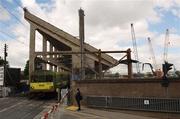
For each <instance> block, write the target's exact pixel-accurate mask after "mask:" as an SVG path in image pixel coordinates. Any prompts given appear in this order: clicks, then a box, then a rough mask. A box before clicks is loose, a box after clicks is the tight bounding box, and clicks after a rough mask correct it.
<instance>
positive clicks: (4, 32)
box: [0, 30, 28, 46]
mask: <svg viewBox="0 0 180 119" xmlns="http://www.w3.org/2000/svg"><path fill="white" fill-rule="evenodd" d="M0 32H1V33H2V34H4V35H6V36H8V37H9V38H11V39H13V40H14V37H13V36H11V35H10V34H8V33H6V32H4V31H2V30H0ZM16 40H17V41H18V42H19V43H21V44H23V45H26V46H28V45H27V44H25V43H24V42H22V41H20V40H18V39H16Z"/></svg>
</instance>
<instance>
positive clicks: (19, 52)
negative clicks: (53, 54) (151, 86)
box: [0, 0, 180, 73]
mask: <svg viewBox="0 0 180 119" xmlns="http://www.w3.org/2000/svg"><path fill="white" fill-rule="evenodd" d="M23 7H26V8H27V9H28V10H29V11H30V12H31V13H32V14H34V15H36V16H38V17H40V18H42V19H44V20H45V21H47V22H49V23H51V24H53V25H55V26H57V27H58V28H60V29H62V30H64V31H66V32H68V33H70V34H72V35H73V36H75V37H78V35H79V26H78V23H79V19H78V9H80V8H82V9H83V10H84V12H85V42H87V43H89V44H90V45H92V46H94V47H96V48H97V49H101V50H127V49H128V48H131V50H132V58H133V59H134V50H133V45H132V34H131V26H130V24H131V23H133V25H134V31H135V36H136V43H137V51H138V57H139V61H140V62H149V63H153V61H152V53H151V51H150V49H149V44H148V41H147V37H150V38H151V42H152V47H153V50H154V54H155V58H156V62H157V67H158V68H161V67H162V63H163V61H164V59H163V54H164V41H165V33H166V29H169V45H168V52H167V54H168V55H167V57H168V58H167V59H168V62H170V63H173V64H174V66H175V67H176V70H180V62H179V60H178V59H180V0H98V1H97V0H0V13H1V14H0V56H1V57H3V50H4V44H5V43H6V44H7V45H8V58H7V59H8V61H9V63H10V66H11V67H20V68H22V70H23V69H24V66H25V63H26V61H27V60H28V57H29V47H28V46H29V23H28V22H27V21H26V20H25V19H24V12H23V9H22V8H23ZM40 39H41V37H40V36H38V37H37V38H36V43H37V45H36V50H37V51H38V50H41V47H40V44H41V40H40ZM110 55H112V56H113V57H114V58H116V59H117V60H118V59H120V58H121V57H122V54H110ZM125 68H126V66H125V65H119V66H118V67H117V68H116V70H117V71H119V73H121V72H124V69H125ZM146 69H147V70H149V71H150V69H149V68H148V67H146ZM133 70H134V72H136V71H135V70H136V69H135V66H133ZM126 71H127V70H126Z"/></svg>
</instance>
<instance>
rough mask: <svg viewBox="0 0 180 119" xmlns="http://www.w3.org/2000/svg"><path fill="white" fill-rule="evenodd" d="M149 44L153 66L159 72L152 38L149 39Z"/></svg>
mask: <svg viewBox="0 0 180 119" xmlns="http://www.w3.org/2000/svg"><path fill="white" fill-rule="evenodd" d="M148 44H149V50H150V52H151V55H152V62H153V66H154V68H155V70H157V69H158V67H157V63H156V58H155V55H154V50H153V47H152V43H151V39H150V37H148Z"/></svg>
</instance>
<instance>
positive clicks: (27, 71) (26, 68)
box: [24, 60, 29, 77]
mask: <svg viewBox="0 0 180 119" xmlns="http://www.w3.org/2000/svg"><path fill="white" fill-rule="evenodd" d="M24 76H25V77H28V76H29V60H27V61H26V65H25V68H24Z"/></svg>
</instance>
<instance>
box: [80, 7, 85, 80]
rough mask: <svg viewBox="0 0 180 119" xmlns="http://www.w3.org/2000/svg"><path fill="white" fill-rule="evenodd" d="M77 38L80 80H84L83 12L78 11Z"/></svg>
mask: <svg viewBox="0 0 180 119" xmlns="http://www.w3.org/2000/svg"><path fill="white" fill-rule="evenodd" d="M79 38H80V48H81V49H80V50H81V71H80V72H81V80H84V79H85V68H84V60H85V58H84V54H83V52H84V39H85V38H84V11H83V10H82V9H79Z"/></svg>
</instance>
